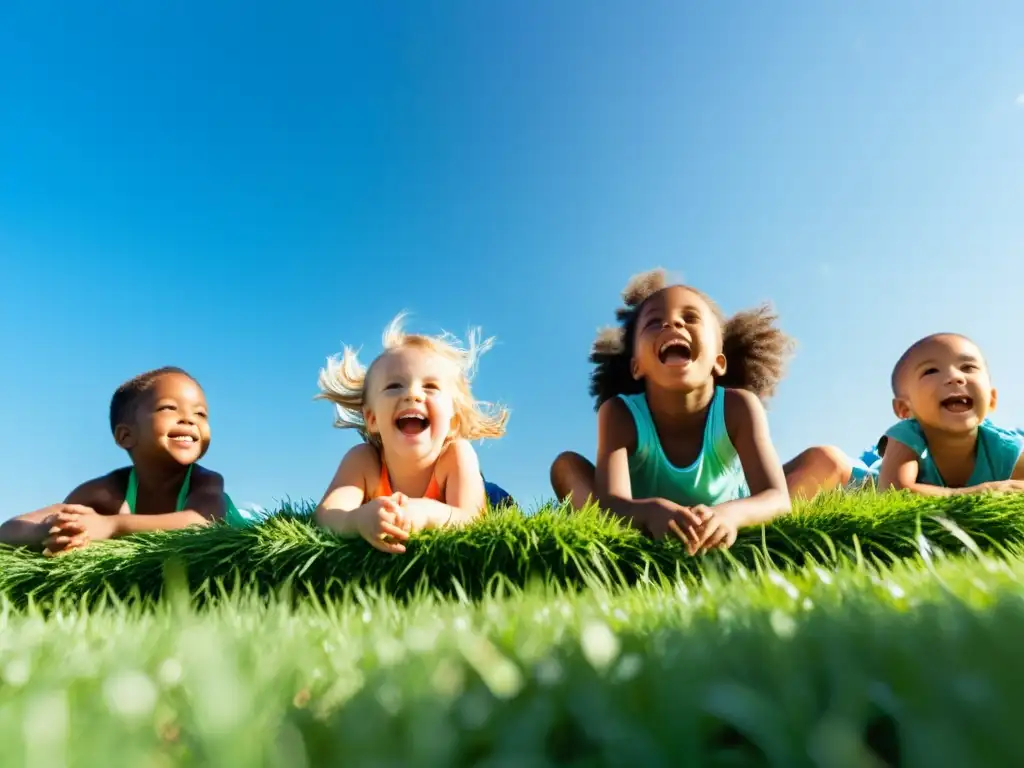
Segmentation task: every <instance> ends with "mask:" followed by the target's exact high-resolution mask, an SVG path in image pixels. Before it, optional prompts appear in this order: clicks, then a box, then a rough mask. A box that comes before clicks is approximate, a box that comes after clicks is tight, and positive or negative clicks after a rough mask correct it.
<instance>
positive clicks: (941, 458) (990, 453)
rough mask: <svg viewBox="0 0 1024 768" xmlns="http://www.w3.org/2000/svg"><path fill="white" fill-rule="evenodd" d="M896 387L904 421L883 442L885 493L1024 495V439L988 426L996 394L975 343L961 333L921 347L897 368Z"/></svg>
mask: <svg viewBox="0 0 1024 768" xmlns="http://www.w3.org/2000/svg"><path fill="white" fill-rule="evenodd" d="M891 385H892V393H893V401H892V407H893V412H894V413H895V415H896V417H897V418H899V419H900V420H899V421H898V422H897V423H896V424H894V425H893V426H892V427H890V428H889V429H888V430H887V431H886V433H885V436H884V437H883V438H882V439H881V440H880V441H879V446H878V452H879V454H880V455H881V456H882V460H881V467H880V468H878V470H877V471H878V473H879V474H878V486H879V488H880V489H882V490H887V489H890V488H893V489H906V490H909V491H913V492H915V493H920V494H924V495H927V496H952V495H958V494H965V493H977V492H982V491H1003V492H1007V491H1011V492H1012V491H1024V435H1022V434H1021V432H1020V431H1019V430H1017V431H1014V430H1007V429H1002V428H1000V427H997V426H995V425H994V424H993V423H992V422H991V421H989V419H988V415H989V414H990V413H991V412H992V411H994V410H995V408H996V400H997V397H996V389H995V387H994V386H993V385H992V379H991V377H990V375H989V371H988V365H987V363H986V362H985V358H984V356H983V355H982V353H981V350H980V349H979V348H978V347H977V345H976V344H975V343H974V342H972V341H971V340H970V339H968V338H967V337H965V336H961V335H960V334H956V333H937V334H932V335H930V336H926V337H925V338H923V339H920V340H919V341H916V342H915V343H914V344H912V345H911V346H910V348H909V349H907V351H906V352H904V353H903V355H902V356H901V357H900V359H899V360H898V361H897V362H896V365H895V366H894V368H893V371H892V377H891Z"/></svg>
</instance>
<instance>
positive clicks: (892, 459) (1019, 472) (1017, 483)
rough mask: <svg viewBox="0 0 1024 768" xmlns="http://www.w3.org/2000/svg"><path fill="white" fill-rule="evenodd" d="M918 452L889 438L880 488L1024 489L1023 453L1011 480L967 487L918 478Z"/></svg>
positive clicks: (939, 491)
mask: <svg viewBox="0 0 1024 768" xmlns="http://www.w3.org/2000/svg"><path fill="white" fill-rule="evenodd" d="M917 475H918V464H917V454H916V453H914V451H913V449H911V448H910V447H909V446H907V445H904V444H903V443H901V442H900V441H899V440H896V439H895V438H890V439H889V441H888V442H887V444H886V446H885V454H884V455H883V456H882V467H881V469H880V470H879V472H878V489H879V490H880V491H887V490H894V491H900V490H906V491H910V492H911V493H917V494H920V495H922V496H963V495H965V494H971V493H984V492H985V491H1024V455H1022V456H1021V458H1020V459H1018V461H1017V466H1016V467H1014V470H1013V475H1012V476H1011V479H1009V480H1002V481H999V480H997V481H995V482H991V483H981V484H980V485H970V486H967V487H965V488H945V487H943V486H940V485H929V484H928V483H919V482H918V481H917Z"/></svg>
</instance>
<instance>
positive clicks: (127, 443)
mask: <svg viewBox="0 0 1024 768" xmlns="http://www.w3.org/2000/svg"><path fill="white" fill-rule="evenodd" d="M114 442H115V443H117V447H118V448H121V449H123V450H126V451H130V450H131V449H132V448H134V447H135V435H133V434H132V430H131V427H129V426H128V425H127V424H118V425H117V426H116V427H114Z"/></svg>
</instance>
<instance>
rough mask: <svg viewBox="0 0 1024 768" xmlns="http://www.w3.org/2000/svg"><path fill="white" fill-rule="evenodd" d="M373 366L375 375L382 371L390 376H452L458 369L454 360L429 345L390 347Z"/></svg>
mask: <svg viewBox="0 0 1024 768" xmlns="http://www.w3.org/2000/svg"><path fill="white" fill-rule="evenodd" d="M373 367H374V369H375V371H374V375H377V374H378V373H382V374H384V375H390V376H400V375H410V374H419V375H425V374H432V375H437V376H452V375H454V374H455V371H456V366H455V363H454V361H452V360H449V359H448V358H447V357H445V356H444V355H442V354H440V353H438V352H437V351H435V350H433V349H430V348H428V347H399V348H398V349H389V350H388V351H387V352H385V353H384V354H382V355H381V356H380V357H379V358H377V361H376V363H375V364H374V366H373Z"/></svg>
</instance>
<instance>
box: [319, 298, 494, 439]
mask: <svg viewBox="0 0 1024 768" xmlns="http://www.w3.org/2000/svg"><path fill="white" fill-rule="evenodd" d="M404 319H405V313H404V312H402V313H399V314H398V315H397V316H396V317H395V318H394V320H392V321H391V322H390V323H389V324H388V326H387V328H386V329H385V330H384V335H383V339H382V344H383V347H384V351H383V352H382V353H381V354H379V355H377V357H375V358H374V359H373V361H372V362H371V363H370V365H369V366H368V367H366V368H364V367H363V365H362V364H361V363H360V362H359V360H358V359H357V352H356V350H354V349H352V348H351V347H348V346H346V347H345V348H344V351H343V352H342V354H341V355H340V356H336V357H330V358H328V359H327V365H326V366H325V367H324V368H322V369H321V370H320V377H319V382H318V383H319V387H320V393H319V394H318V395H316V396H315V398H314V399H317V400H329V401H330V402H332V403H334V405H335V419H334V426H336V427H338V428H339V429H355V430H356V431H358V432H359V434H360V436H361V437H362V438H363V440H364V441H366V442H368V443H370V444H372V445H374V446H375V447H376V448H378V449H379V448H380V447H381V444H380V436H379V435H376V434H370V432H369V431H368V430H367V428H366V422H365V420H364V418H363V407H364V406H365V404H366V382H367V380H368V379H369V377H370V374H371V373H372V372H373V368H374V366H375V365H376V364H377V362H378V361H379V360H380V359H381V358H382V357H383V356H384V355H386V354H387V353H388V352H392V351H395V350H398V349H406V348H412V349H426V350H429V351H430V352H433V353H434V354H436V355H439V356H440V357H442V358H444V359H446V360H448V361H449V362H451V363H453V364H454V365H455V367H456V369H457V370H458V375H456V377H455V393H454V395H453V401H454V405H455V415H456V420H457V422H458V427H457V429H456V431H455V433H454V434H452V435H450V436H449V437H450V438H462V439H464V440H481V439H484V438H497V437H501V436H502V435H504V434H505V424H506V422H507V421H508V410H507V409H506V408H504V407H501V406H494V405H492V404H490V403H486V402H483V401H480V400H476V399H475V398H474V397H473V392H472V389H471V387H470V381H471V380H472V378H473V375H474V373H475V372H476V365H477V361H478V360H479V357H480V355H482V354H483V353H484V352H486V351H487V350H489V349H490V348H491V347H492V346H493V345H494V338H493V337H492V338H489V339H485V340H483V341H481V340H480V338H479V331H478V330H476V329H474V330H471V331H470V332H469V337H468V339H467V344H466V347H465V348H463V346H462V344H461V342H460V341H459V340H458V339H456V338H455V337H454V336H452V335H451V334H449V333H442V334H441V335H440V336H425V335H422V334H414V333H405V332H404V331H403V330H402V321H403V320H404Z"/></svg>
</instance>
